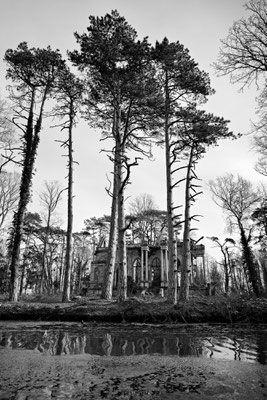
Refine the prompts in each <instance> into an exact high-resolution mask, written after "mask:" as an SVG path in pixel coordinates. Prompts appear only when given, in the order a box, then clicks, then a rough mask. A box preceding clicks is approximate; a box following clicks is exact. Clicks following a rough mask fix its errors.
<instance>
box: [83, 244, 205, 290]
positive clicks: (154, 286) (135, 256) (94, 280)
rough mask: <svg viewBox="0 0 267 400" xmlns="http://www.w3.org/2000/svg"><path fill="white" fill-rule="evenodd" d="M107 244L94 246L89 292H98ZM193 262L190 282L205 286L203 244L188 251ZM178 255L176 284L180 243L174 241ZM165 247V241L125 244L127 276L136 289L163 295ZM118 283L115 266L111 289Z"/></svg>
mask: <svg viewBox="0 0 267 400" xmlns="http://www.w3.org/2000/svg"><path fill="white" fill-rule="evenodd" d="M107 250H108V249H107V247H106V246H100V247H98V248H97V249H96V251H95V254H94V259H93V261H92V264H91V274H90V284H89V293H91V294H100V293H101V289H102V284H103V279H104V270H105V267H106V261H107ZM191 254H192V263H191V272H190V283H191V285H198V286H199V285H204V284H205V283H206V280H207V271H206V268H205V259H204V255H205V247H204V245H201V244H200V245H195V246H193V247H192V250H191ZM177 258H178V285H179V281H180V273H179V270H180V268H179V266H180V265H181V259H182V242H181V241H177ZM168 271H169V260H168V246H167V242H166V241H162V242H161V244H160V245H141V244H139V245H138V244H128V245H127V277H128V282H131V283H132V284H134V285H135V286H136V287H138V288H139V289H142V288H143V289H145V288H146V289H147V290H149V291H153V292H154V293H161V294H162V295H163V294H164V292H165V290H166V289H167V288H168ZM117 282H118V269H117V268H116V270H115V275H114V288H115V289H116V287H117Z"/></svg>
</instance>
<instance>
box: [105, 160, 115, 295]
mask: <svg viewBox="0 0 267 400" xmlns="http://www.w3.org/2000/svg"><path fill="white" fill-rule="evenodd" d="M115 159H116V155H115ZM117 181H118V171H117V164H116V162H115V160H114V176H113V193H112V206H111V220H110V231H109V244H108V257H107V264H106V268H105V275H104V282H103V287H102V298H103V299H106V300H111V299H112V291H113V280H114V271H115V263H116V255H117V237H118V235H117V229H118V183H117Z"/></svg>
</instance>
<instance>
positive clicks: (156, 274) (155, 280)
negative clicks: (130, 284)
mask: <svg viewBox="0 0 267 400" xmlns="http://www.w3.org/2000/svg"><path fill="white" fill-rule="evenodd" d="M160 281H161V262H160V259H159V258H158V257H155V258H153V260H152V264H151V285H152V286H160Z"/></svg>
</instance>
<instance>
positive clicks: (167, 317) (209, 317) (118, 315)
mask: <svg viewBox="0 0 267 400" xmlns="http://www.w3.org/2000/svg"><path fill="white" fill-rule="evenodd" d="M45 300H47V299H44V300H43V301H38V299H36V300H31V301H30V300H28V301H27V300H24V301H21V302H17V303H11V302H8V301H6V300H2V301H1V302H0V320H32V321H62V322H64V321H65V322H67V321H70V322H71V321H73V322H77V321H80V322H89V321H94V322H115V323H116V322H118V323H121V322H138V323H161V324H164V323H184V324H188V323H189V324H190V323H267V299H266V298H261V299H242V298H240V297H229V298H226V297H224V296H220V297H205V296H197V297H192V298H190V300H189V301H188V302H186V303H181V302H178V304H177V305H173V304H170V303H168V302H167V300H165V299H162V298H139V297H134V298H129V299H128V300H126V301H125V302H123V303H117V302H116V301H115V300H113V301H107V300H103V299H97V298H86V297H84V298H79V299H78V300H75V301H72V302H69V303H60V302H58V301H53V300H54V299H53V298H51V299H50V302H48V301H45Z"/></svg>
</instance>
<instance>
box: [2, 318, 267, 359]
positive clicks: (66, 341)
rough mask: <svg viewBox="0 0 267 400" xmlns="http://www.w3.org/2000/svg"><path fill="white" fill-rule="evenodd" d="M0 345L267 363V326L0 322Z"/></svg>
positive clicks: (60, 351)
mask: <svg viewBox="0 0 267 400" xmlns="http://www.w3.org/2000/svg"><path fill="white" fill-rule="evenodd" d="M0 346H1V347H6V348H7V347H8V348H11V349H27V350H34V351H37V352H40V353H42V354H44V355H50V356H60V355H73V354H92V355H99V356H104V355H105V356H130V355H143V354H151V355H152V354H153V355H155V354H159V355H163V356H173V355H176V356H179V357H188V356H193V357H200V356H204V357H211V358H215V359H220V358H222V359H225V358H227V359H230V360H240V361H250V362H259V363H261V364H266V359H267V358H266V357H267V326H264V325H261V326H258V327H253V326H246V327H244V326H241V327H237V326H234V327H233V326H225V325H223V326H186V327H184V326H172V327H171V328H170V327H169V329H166V328H164V327H160V328H157V327H155V326H144V325H140V326H135V325H132V326H122V325H113V326H112V325H103V326H101V325H96V326H91V325H89V324H88V325H87V326H81V325H79V324H56V325H51V324H42V325H36V324H29V325H27V324H26V325H25V324H22V323H21V324H18V323H13V325H12V323H6V324H4V325H3V324H2V326H0Z"/></svg>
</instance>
